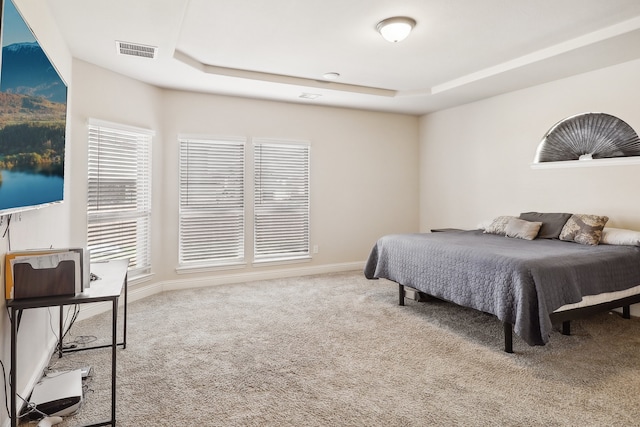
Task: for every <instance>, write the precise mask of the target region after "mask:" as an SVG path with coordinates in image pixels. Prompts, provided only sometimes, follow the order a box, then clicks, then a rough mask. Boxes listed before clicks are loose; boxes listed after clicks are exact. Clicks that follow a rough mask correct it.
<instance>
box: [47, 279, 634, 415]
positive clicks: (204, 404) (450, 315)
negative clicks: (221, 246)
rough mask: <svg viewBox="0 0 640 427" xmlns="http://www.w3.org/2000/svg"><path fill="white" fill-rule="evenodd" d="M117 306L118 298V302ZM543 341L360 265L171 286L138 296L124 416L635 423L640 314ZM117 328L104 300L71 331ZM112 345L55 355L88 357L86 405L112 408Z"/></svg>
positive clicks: (603, 318) (57, 364)
mask: <svg viewBox="0 0 640 427" xmlns="http://www.w3.org/2000/svg"><path fill="white" fill-rule="evenodd" d="M121 311H122V310H121ZM572 332H573V335H572V336H563V335H561V334H560V333H554V334H553V336H552V337H551V342H550V344H548V345H547V346H544V347H529V346H528V345H527V344H525V343H524V342H523V341H521V340H520V339H519V338H518V337H517V336H514V350H515V354H512V355H509V354H506V353H504V352H503V351H502V348H503V338H502V324H501V323H500V322H499V321H498V320H497V319H495V318H494V317H492V316H489V315H485V314H482V313H478V312H475V311H472V310H467V309H463V308H460V307H457V306H454V305H451V304H447V303H443V302H428V303H418V302H413V301H410V302H408V303H407V305H406V306H405V307H400V306H398V304H397V287H396V285H395V284H394V283H392V282H388V281H385V280H378V281H368V280H366V279H365V278H364V277H363V275H362V273H360V272H350V273H341V274H330V275H320V276H311V277H303V278H291V279H282V280H269V281H262V282H252V283H244V284H235V285H228V286H217V287H211V288H199V289H189V290H184V291H174V292H166V293H163V294H159V295H155V296H152V297H149V298H146V299H144V300H140V301H136V302H133V303H131V304H130V305H129V328H128V346H127V348H126V349H124V350H122V349H119V350H118V377H117V378H118V386H117V391H118V399H117V414H118V425H119V426H430V425H443V426H445V425H446V426H451V425H465V426H494V425H495V426H497V425H499V426H542V425H544V426H588V425H592V426H604V425H640V404H639V403H638V402H639V400H638V399H639V396H640V319H637V318H634V319H631V320H624V319H622V318H621V317H620V316H619V315H617V314H608V313H606V314H602V315H598V316H595V317H593V318H590V319H588V320H583V321H576V322H574V323H573V324H572ZM88 335H95V336H97V337H99V340H105V341H108V340H109V339H110V314H109V313H105V314H103V315H100V316H96V317H93V318H91V319H88V320H84V321H81V322H77V323H76V324H75V325H74V327H73V328H72V330H71V332H70V337H69V338H70V339H73V338H74V337H78V336H80V337H82V336H88ZM109 356H110V350H91V351H87V352H84V353H77V354H73V355H65V357H63V358H62V359H58V358H57V356H55V355H54V357H53V359H52V364H53V365H54V366H53V368H54V369H58V370H61V369H65V368H70V367H78V366H84V365H91V366H92V367H93V377H92V378H90V379H89V380H87V384H86V392H85V403H84V405H83V407H82V409H81V411H80V412H79V413H78V414H77V415H75V416H73V417H69V418H67V419H66V420H65V422H64V423H63V424H60V426H77V425H80V424H84V423H89V422H94V421H101V420H104V419H107V418H108V417H109V405H110V394H109V393H110V382H109V378H110V358H109Z"/></svg>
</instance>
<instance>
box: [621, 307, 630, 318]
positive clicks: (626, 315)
mask: <svg viewBox="0 0 640 427" xmlns="http://www.w3.org/2000/svg"><path fill="white" fill-rule="evenodd" d="M622 317H624V318H625V319H631V306H630V305H625V306H623V307H622Z"/></svg>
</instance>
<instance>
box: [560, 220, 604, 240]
mask: <svg viewBox="0 0 640 427" xmlns="http://www.w3.org/2000/svg"><path fill="white" fill-rule="evenodd" d="M607 221H609V217H607V216H600V215H586V214H573V215H571V218H569V220H568V221H567V223H566V224H565V225H564V227H562V231H561V232H560V240H566V241H568V242H576V243H580V244H583V245H597V244H599V243H600V239H601V238H602V229H603V228H604V226H605V224H606V223H607Z"/></svg>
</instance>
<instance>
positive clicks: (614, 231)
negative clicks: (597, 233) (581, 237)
mask: <svg viewBox="0 0 640 427" xmlns="http://www.w3.org/2000/svg"><path fill="white" fill-rule="evenodd" d="M600 243H603V244H605V245H627V246H640V231H634V230H626V229H624V228H613V227H605V228H604V229H603V230H602V238H600Z"/></svg>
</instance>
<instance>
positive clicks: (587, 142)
mask: <svg viewBox="0 0 640 427" xmlns="http://www.w3.org/2000/svg"><path fill="white" fill-rule="evenodd" d="M634 156H640V138H638V134H637V133H636V132H635V131H634V130H633V128H632V127H631V126H629V125H628V124H627V123H626V122H624V121H623V120H621V119H619V118H617V117H615V116H612V115H610V114H605V113H582V114H576V115H575V116H571V117H567V118H566V119H564V120H562V121H560V122H558V123H556V124H555V125H554V126H553V127H552V128H551V129H549V131H548V132H547V134H546V135H545V136H544V138H543V139H542V141H541V142H540V144H539V145H538V150H537V151H536V157H535V159H534V164H536V163H545V162H566V161H572V160H592V159H613V158H621V157H624V158H626V157H634ZM636 160H638V161H640V157H638V158H637V159H636Z"/></svg>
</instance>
